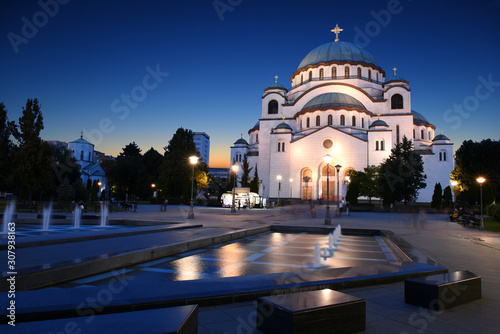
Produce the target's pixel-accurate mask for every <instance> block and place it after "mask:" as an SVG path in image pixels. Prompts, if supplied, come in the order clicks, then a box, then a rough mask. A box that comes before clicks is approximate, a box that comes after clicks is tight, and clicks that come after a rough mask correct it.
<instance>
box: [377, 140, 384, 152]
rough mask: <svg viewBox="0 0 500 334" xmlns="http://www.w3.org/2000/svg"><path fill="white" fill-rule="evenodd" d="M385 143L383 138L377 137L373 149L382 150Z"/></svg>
mask: <svg viewBox="0 0 500 334" xmlns="http://www.w3.org/2000/svg"><path fill="white" fill-rule="evenodd" d="M384 146H385V144H384V140H383V139H378V140H377V141H376V142H375V151H384V150H385V147H384Z"/></svg>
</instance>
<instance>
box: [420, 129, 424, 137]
mask: <svg viewBox="0 0 500 334" xmlns="http://www.w3.org/2000/svg"><path fill="white" fill-rule="evenodd" d="M420 139H424V130H420Z"/></svg>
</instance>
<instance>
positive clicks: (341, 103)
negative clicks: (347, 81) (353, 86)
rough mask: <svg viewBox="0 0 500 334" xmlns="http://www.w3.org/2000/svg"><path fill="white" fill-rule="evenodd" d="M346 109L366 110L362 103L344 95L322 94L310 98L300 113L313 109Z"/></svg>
mask: <svg viewBox="0 0 500 334" xmlns="http://www.w3.org/2000/svg"><path fill="white" fill-rule="evenodd" d="M328 107H339V108H340V107H348V108H359V109H362V110H366V108H365V106H364V105H363V103H361V102H359V101H358V100H357V99H356V98H354V97H352V96H350V95H347V94H344V93H324V94H321V95H318V96H316V97H314V98H312V99H311V100H310V101H309V102H307V103H306V105H305V106H304V107H303V108H302V110H301V111H304V110H308V109H314V108H328Z"/></svg>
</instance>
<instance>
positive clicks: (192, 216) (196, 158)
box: [188, 155, 199, 219]
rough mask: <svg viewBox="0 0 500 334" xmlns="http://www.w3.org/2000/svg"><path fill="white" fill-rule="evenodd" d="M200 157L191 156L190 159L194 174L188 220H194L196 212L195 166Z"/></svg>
mask: <svg viewBox="0 0 500 334" xmlns="http://www.w3.org/2000/svg"><path fill="white" fill-rule="evenodd" d="M198 159H199V158H198V157H197V156H194V155H193V156H191V157H189V163H190V164H191V165H193V174H192V177H191V203H190V205H189V212H188V219H193V218H194V211H193V204H194V203H193V191H194V165H196V164H197V163H198Z"/></svg>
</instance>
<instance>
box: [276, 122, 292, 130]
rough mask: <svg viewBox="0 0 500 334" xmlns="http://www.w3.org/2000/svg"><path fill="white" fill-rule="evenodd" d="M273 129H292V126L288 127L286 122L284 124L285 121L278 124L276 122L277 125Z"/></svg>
mask: <svg viewBox="0 0 500 334" xmlns="http://www.w3.org/2000/svg"><path fill="white" fill-rule="evenodd" d="M274 129H275V130H278V129H286V130H292V128H291V127H290V125H288V124H286V123H280V124H278V126H276V127H275V128H274Z"/></svg>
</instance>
